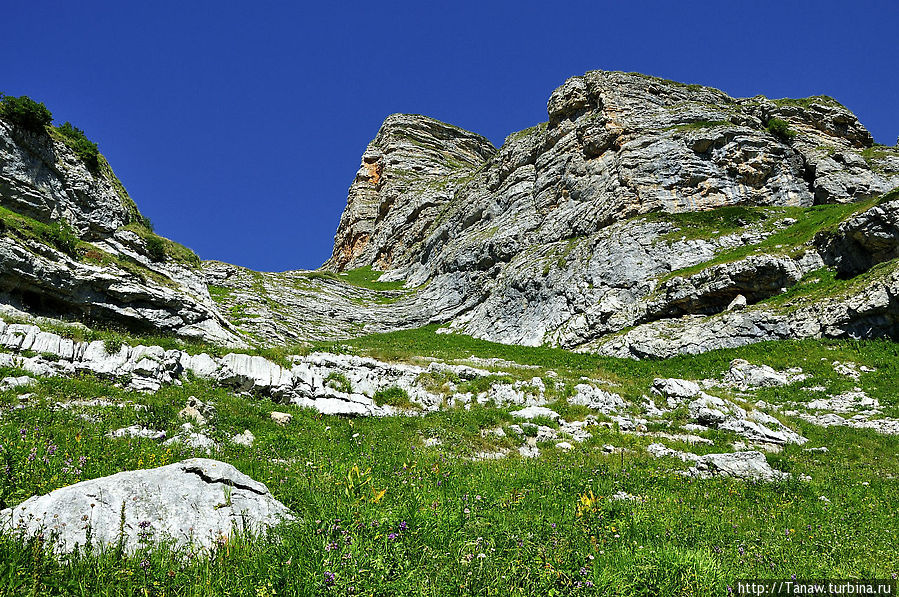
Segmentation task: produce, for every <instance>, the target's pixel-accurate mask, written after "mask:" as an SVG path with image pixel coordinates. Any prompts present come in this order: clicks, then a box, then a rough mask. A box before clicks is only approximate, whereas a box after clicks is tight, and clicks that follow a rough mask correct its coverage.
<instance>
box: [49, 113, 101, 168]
mask: <svg viewBox="0 0 899 597" xmlns="http://www.w3.org/2000/svg"><path fill="white" fill-rule="evenodd" d="M56 130H57V131H59V133H60V134H61V135H62V136H63V137H64V138H65V141H66V145H68V146H69V147H71V148H72V151H74V152H75V155H77V156H78V157H79V158H80V159H81V161H83V162H84V163H85V165H86V166H87V169H88V170H90V171H91V172H97V171H98V170H99V169H100V159H99V158H100V150H99V149H98V148H97V144H96V143H94V142H93V141H91V140H90V139H88V138H87V137H86V136H85V134H84V131H82V130H81V129H80V128H78V127H76V126H73V125H72V123H71V122H64V123H63V124H62V126H59V127H57V128H56Z"/></svg>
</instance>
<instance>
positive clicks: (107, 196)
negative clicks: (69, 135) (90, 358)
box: [0, 119, 241, 344]
mask: <svg viewBox="0 0 899 597" xmlns="http://www.w3.org/2000/svg"><path fill="white" fill-rule="evenodd" d="M0 232H2V236H0V301H2V302H3V303H5V304H7V305H12V306H14V307H16V308H18V309H21V310H24V311H27V312H29V313H35V314H40V315H49V316H62V317H65V318H69V319H79V320H81V321H84V322H87V323H92V324H96V323H100V324H106V325H109V324H111V325H116V326H121V327H127V328H130V329H133V330H136V331H142V332H163V333H172V334H177V335H181V336H187V337H194V338H202V339H204V340H208V341H213V342H219V343H230V344H240V343H241V340H240V339H239V338H238V336H237V335H236V334H235V333H234V332H233V330H232V329H231V327H230V325H229V324H228V323H227V322H226V321H225V320H224V319H223V318H222V317H221V315H220V314H219V313H218V309H217V307H216V305H215V303H214V302H213V301H212V299H211V298H210V296H209V292H208V290H207V288H206V282H205V280H204V278H203V275H202V273H201V272H200V270H199V260H198V259H197V258H196V256H195V255H193V254H192V253H191V252H190V251H189V250H188V249H185V248H184V247H181V246H180V245H177V244H175V243H172V242H171V241H168V240H167V239H162V238H161V237H158V236H156V235H155V234H153V233H152V232H151V231H150V230H149V229H148V228H147V226H146V225H145V222H144V219H143V218H142V216H141V215H140V212H139V211H138V210H137V207H136V206H135V204H134V202H133V201H132V200H131V198H130V197H128V194H127V193H126V192H125V189H124V188H123V187H122V185H121V183H120V182H119V181H118V179H117V178H116V177H115V175H114V174H113V172H112V170H111V169H110V168H109V166H108V165H107V164H106V161H105V160H104V159H103V158H102V156H101V157H100V158H99V162H98V165H97V166H96V167H90V166H88V165H87V164H86V163H85V162H84V161H83V160H82V159H81V158H79V157H78V155H77V154H76V153H75V152H74V151H73V150H72V149H71V148H70V147H69V146H68V145H67V144H66V143H65V141H64V139H63V138H62V137H61V136H60V135H59V133H58V132H57V131H56V130H55V129H53V128H52V127H48V128H47V129H46V131H45V132H44V133H42V134H37V133H32V132H29V131H23V130H21V129H20V128H18V127H16V126H15V125H13V124H12V123H10V122H8V121H6V120H3V119H0Z"/></svg>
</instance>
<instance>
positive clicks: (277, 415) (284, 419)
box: [271, 410, 293, 426]
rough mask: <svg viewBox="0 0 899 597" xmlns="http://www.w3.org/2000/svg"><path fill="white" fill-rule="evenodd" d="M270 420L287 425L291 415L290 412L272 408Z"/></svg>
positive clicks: (291, 417)
mask: <svg viewBox="0 0 899 597" xmlns="http://www.w3.org/2000/svg"><path fill="white" fill-rule="evenodd" d="M271 418H272V421H274V422H275V423H277V424H278V425H282V426H283V425H289V424H290V422H291V421H292V420H293V415H292V414H290V413H282V412H280V411H277V410H274V411H272V414H271Z"/></svg>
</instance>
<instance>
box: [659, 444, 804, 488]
mask: <svg viewBox="0 0 899 597" xmlns="http://www.w3.org/2000/svg"><path fill="white" fill-rule="evenodd" d="M646 451H647V452H649V453H650V454H652V455H653V456H655V457H656V458H663V457H670V458H677V459H679V460H681V461H683V462H693V463H694V464H693V466H692V467H690V469H689V470H687V471H685V472H684V474H685V475H687V476H690V477H699V478H707V477H714V476H725V477H734V478H736V479H744V480H747V481H780V480H783V479H788V478H789V477H790V474H789V473H784V472H782V471H778V470H775V469H772V468H771V466H770V465H769V464H768V461H767V460H766V459H765V455H764V454H762V453H761V452H757V451H755V450H749V451H746V452H729V453H723V454H705V455H704V456H699V455H697V454H692V453H690V452H680V451H678V450H672V449H671V448H668V447H666V446H664V445H662V444H651V445H650V446H649V447H648V448H646Z"/></svg>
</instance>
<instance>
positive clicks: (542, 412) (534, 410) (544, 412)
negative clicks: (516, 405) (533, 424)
mask: <svg viewBox="0 0 899 597" xmlns="http://www.w3.org/2000/svg"><path fill="white" fill-rule="evenodd" d="M509 414H510V415H512V416H513V417H516V418H518V419H526V420H528V421H530V420H531V419H536V418H538V417H546V418H548V419H552V420H553V421H555V420H557V419H558V418H559V413H557V412H556V411H554V410H552V409H549V408H546V407H545V406H528V407H526V408H522V409H521V410H513V411H512V412H510V413H509Z"/></svg>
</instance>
